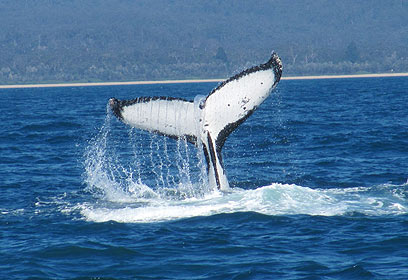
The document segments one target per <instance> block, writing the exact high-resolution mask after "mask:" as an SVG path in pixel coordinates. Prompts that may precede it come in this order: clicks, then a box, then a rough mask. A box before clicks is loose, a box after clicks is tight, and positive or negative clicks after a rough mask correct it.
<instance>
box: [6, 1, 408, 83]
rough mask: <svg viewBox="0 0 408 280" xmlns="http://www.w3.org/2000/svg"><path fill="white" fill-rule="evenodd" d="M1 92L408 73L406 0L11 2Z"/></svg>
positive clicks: (407, 9) (7, 15) (8, 5)
mask: <svg viewBox="0 0 408 280" xmlns="http://www.w3.org/2000/svg"><path fill="white" fill-rule="evenodd" d="M0 27H1V28H0V84H21V83H46V82H87V81H90V82H96V81H136V80H168V79H192V78H225V77H228V76H230V75H232V74H235V73H237V72H239V71H241V70H242V69H244V68H246V67H249V66H252V65H257V64H260V63H263V62H265V61H266V60H267V59H268V58H269V55H270V53H271V51H272V50H275V51H276V52H277V53H278V54H279V55H280V56H281V58H282V61H283V64H284V75H285V76H294V75H320V74H356V73H385V72H408V1H406V0H387V1H379V0H371V1H354V0H312V1H311V0H291V1H286V0H259V1H246V0H238V1H221V0H219V1H216V0H213V1H212V0H209V1H187V0H183V1H182V0H180V1H178V0H167V1H162V0H138V1H133V0H106V1H99V0H86V1H83V0H18V1H16V0H2V1H0Z"/></svg>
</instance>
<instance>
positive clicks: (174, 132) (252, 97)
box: [109, 53, 282, 191]
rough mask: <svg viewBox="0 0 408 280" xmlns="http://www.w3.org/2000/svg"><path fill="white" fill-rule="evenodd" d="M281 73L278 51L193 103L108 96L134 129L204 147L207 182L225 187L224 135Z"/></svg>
mask: <svg viewBox="0 0 408 280" xmlns="http://www.w3.org/2000/svg"><path fill="white" fill-rule="evenodd" d="M281 75H282V63H281V60H280V58H279V57H278V55H277V54H276V53H272V55H271V58H270V59H269V60H268V61H267V62H266V63H264V64H261V65H258V66H254V67H252V68H249V69H246V70H244V71H242V72H241V73H239V74H237V75H235V76H233V77H231V78H229V79H227V80H225V81H224V82H222V83H221V84H220V85H219V86H217V87H216V88H215V89H214V90H212V91H211V92H210V94H208V96H207V97H203V98H200V97H197V98H195V100H194V101H189V100H185V99H181V98H172V97H138V98H136V99H133V100H118V99H116V98H111V99H110V100H109V105H110V108H111V109H112V112H113V114H114V115H115V116H116V117H117V118H118V119H119V120H121V121H122V122H124V123H125V124H127V125H130V126H132V127H135V128H139V129H143V130H147V131H150V132H153V133H159V134H162V135H165V136H168V137H171V138H185V139H187V140H188V141H189V142H191V143H193V144H195V145H196V146H197V147H198V148H203V151H204V155H205V158H206V161H207V171H208V178H209V184H210V185H212V186H216V187H217V188H218V189H220V190H223V191H226V190H228V189H229V184H228V180H227V176H226V174H225V170H224V167H223V162H222V156H221V149H222V147H223V146H224V143H225V141H226V139H227V137H228V136H229V135H230V134H231V132H233V131H234V130H235V129H236V128H237V127H238V126H239V125H240V124H241V123H243V122H244V121H245V120H246V119H247V118H248V117H249V116H250V115H251V114H252V113H253V112H254V111H255V110H256V108H258V106H259V105H260V104H261V103H262V102H263V101H264V100H265V99H266V98H267V97H268V96H269V94H270V93H271V92H272V90H273V89H275V87H276V85H277V84H278V83H279V81H280V78H281Z"/></svg>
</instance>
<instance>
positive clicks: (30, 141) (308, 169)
mask: <svg viewBox="0 0 408 280" xmlns="http://www.w3.org/2000/svg"><path fill="white" fill-rule="evenodd" d="M215 86H216V84H214V83H198V84H171V85H136V86H105V87H103V86H101V87H67V88H36V89H2V90H0V96H1V97H2V102H1V104H0V112H1V114H0V121H1V122H0V123H1V124H2V125H1V127H0V278H1V279H408V264H407V262H408V107H407V106H408V105H407V104H408V78H403V77H401V78H396V77H393V78H358V79H329V80H303V81H300V80H299V81H287V80H283V81H281V83H280V84H279V85H278V88H277V90H276V92H274V93H272V94H271V96H270V97H269V98H268V99H267V100H266V101H265V102H264V103H263V104H262V105H261V107H260V108H259V109H258V110H257V111H256V112H255V113H254V114H253V115H252V116H251V117H250V118H249V119H248V120H247V121H246V122H245V123H244V124H242V125H241V126H240V127H239V128H238V129H237V130H236V131H235V132H234V133H232V134H231V136H230V137H229V139H228V140H227V142H226V143H225V146H224V150H223V157H224V163H225V168H226V171H227V176H228V178H229V182H230V185H231V186H232V191H231V192H229V193H220V192H218V191H216V190H213V189H211V188H210V187H209V186H208V185H207V184H206V183H205V182H206V180H205V166H204V164H203V159H202V155H201V153H200V152H199V151H197V149H196V148H195V147H194V146H192V145H191V144H188V143H186V142H184V141H182V140H179V141H176V140H173V139H167V138H165V137H162V136H159V135H152V134H149V133H147V132H142V131H138V130H135V129H130V128H129V127H126V126H125V125H124V124H122V123H120V122H119V121H118V120H116V118H115V117H114V116H112V114H111V113H109V110H108V109H107V102H108V99H109V98H110V97H117V98H121V99H126V98H135V97H138V96H174V97H183V98H187V99H193V98H194V97H195V96H196V95H199V94H201V95H202V94H204V95H205V94H207V93H209V92H210V91H211V89H213V88H214V87H215Z"/></svg>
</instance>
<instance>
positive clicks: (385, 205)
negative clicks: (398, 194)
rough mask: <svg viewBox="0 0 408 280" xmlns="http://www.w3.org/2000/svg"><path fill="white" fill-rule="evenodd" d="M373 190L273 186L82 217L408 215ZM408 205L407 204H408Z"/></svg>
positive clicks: (93, 209)
mask: <svg viewBox="0 0 408 280" xmlns="http://www.w3.org/2000/svg"><path fill="white" fill-rule="evenodd" d="M361 192H363V193H369V192H370V188H356V189H354V191H353V190H350V189H333V190H319V189H317V190H315V189H310V188H306V187H301V186H297V185H288V184H271V185H269V186H265V187H261V188H258V189H255V190H242V189H237V190H234V191H232V192H231V193H219V192H214V193H212V194H211V195H209V196H207V197H205V198H202V199H197V198H193V199H186V200H180V201H166V200H164V199H152V200H150V201H148V202H147V201H146V200H145V201H144V202H145V203H146V202H147V203H146V204H143V205H140V203H135V204H134V205H131V204H128V203H127V204H124V205H123V207H120V206H119V207H118V205H115V207H109V206H106V205H105V206H98V205H83V206H82V209H81V214H82V215H83V217H84V218H85V219H86V220H88V221H94V222H106V221H116V222H122V223H149V222H161V221H170V220H178V219H185V218H191V217H197V216H211V215H215V214H221V213H236V212H249V211H253V212H258V213H261V214H265V215H299V214H302V215H321V216H337V215H345V214H348V213H353V212H358V213H361V214H365V215H390V214H406V213H407V206H406V205H405V206H404V205H403V203H404V202H403V201H400V202H396V201H389V199H388V198H387V197H385V196H383V197H370V196H368V197H367V196H366V195H361ZM405 204H406V202H405Z"/></svg>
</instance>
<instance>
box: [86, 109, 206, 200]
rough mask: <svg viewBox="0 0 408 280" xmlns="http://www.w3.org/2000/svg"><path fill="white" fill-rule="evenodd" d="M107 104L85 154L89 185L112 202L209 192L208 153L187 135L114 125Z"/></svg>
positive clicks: (89, 188) (195, 196)
mask: <svg viewBox="0 0 408 280" xmlns="http://www.w3.org/2000/svg"><path fill="white" fill-rule="evenodd" d="M112 120H113V118H112V115H111V113H110V110H109V108H107V114H106V118H105V121H104V124H103V125H102V127H101V129H100V130H99V133H98V134H97V135H96V136H95V137H94V138H93V139H91V140H90V141H89V143H88V146H87V148H86V150H85V154H84V159H85V160H84V167H85V173H84V181H85V183H86V185H87V190H88V191H89V192H91V193H92V194H93V195H94V196H96V197H98V198H99V199H102V200H105V201H111V202H129V203H130V202H138V201H140V200H144V199H152V198H155V199H163V200H182V199H187V198H199V197H204V196H205V195H207V194H208V193H210V192H211V189H210V188H209V186H208V184H207V183H206V182H207V179H206V177H205V176H206V171H205V163H204V156H203V154H202V152H201V151H198V149H196V148H195V147H192V146H191V144H189V143H187V141H186V140H185V139H179V140H177V141H174V140H168V139H167V138H166V137H160V136H158V135H156V134H151V133H146V132H143V131H139V130H136V129H133V128H129V130H128V131H127V135H125V134H124V133H123V131H124V130H123V127H115V126H114V124H115V123H114V122H113V121H112ZM116 128H117V129H116Z"/></svg>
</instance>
